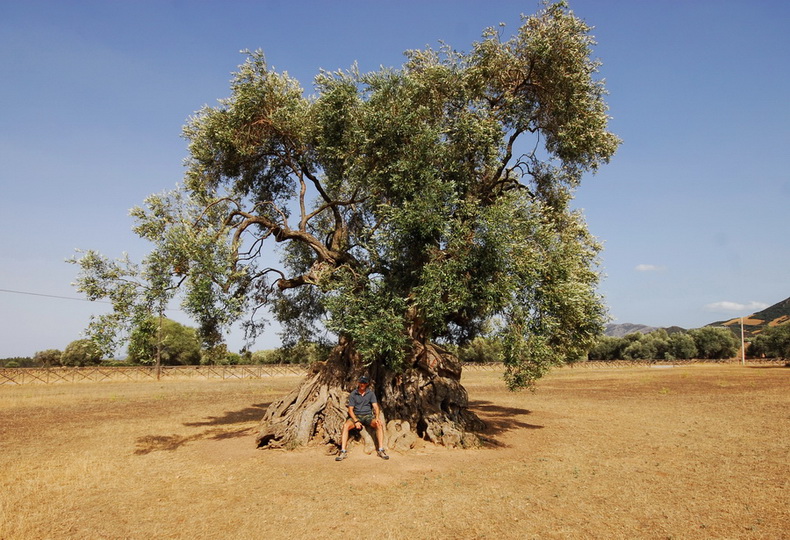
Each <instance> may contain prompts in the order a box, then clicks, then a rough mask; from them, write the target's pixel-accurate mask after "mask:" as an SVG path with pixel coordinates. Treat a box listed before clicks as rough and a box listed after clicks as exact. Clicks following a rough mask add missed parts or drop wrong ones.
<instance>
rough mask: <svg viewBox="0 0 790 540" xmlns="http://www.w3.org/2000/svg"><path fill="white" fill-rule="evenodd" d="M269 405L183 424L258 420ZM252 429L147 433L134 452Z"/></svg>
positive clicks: (171, 448) (160, 449) (159, 449)
mask: <svg viewBox="0 0 790 540" xmlns="http://www.w3.org/2000/svg"><path fill="white" fill-rule="evenodd" d="M268 406H269V403H256V404H254V405H250V406H249V407H246V408H244V409H241V410H238V411H228V412H226V413H224V414H222V415H221V416H209V417H207V419H206V420H203V421H200V422H185V423H184V424H183V425H184V426H186V427H203V426H233V425H236V424H248V423H249V422H254V421H255V422H257V421H258V420H260V419H261V418H262V417H263V414H264V413H265V412H266V408H267V407H268ZM252 429H253V428H251V427H236V428H230V427H211V428H210V429H206V430H204V431H202V432H200V433H195V434H193V435H176V434H173V435H146V436H144V437H139V438H138V439H137V441H136V443H137V449H136V450H135V451H134V453H135V455H145V454H150V453H151V452H173V451H175V450H178V449H179V448H181V447H182V446H184V445H185V444H188V443H190V442H194V441H199V440H202V439H207V440H224V439H232V438H235V437H245V436H247V435H249V433H250V431H251V430H252Z"/></svg>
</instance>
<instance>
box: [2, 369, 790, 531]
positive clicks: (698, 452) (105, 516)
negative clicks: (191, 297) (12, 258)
mask: <svg viewBox="0 0 790 540" xmlns="http://www.w3.org/2000/svg"><path fill="white" fill-rule="evenodd" d="M498 377H499V375H498V374H495V373H469V374H467V375H465V378H464V382H465V385H466V386H467V388H468V389H469V393H470V398H471V400H472V402H473V407H474V409H475V410H476V411H478V413H479V414H480V415H481V416H482V417H483V418H484V419H485V420H486V421H487V422H488V424H489V426H490V429H489V432H488V436H489V437H490V438H491V439H492V441H493V442H494V443H495V444H492V445H491V446H490V447H487V448H483V449H479V450H466V451H462V450H447V449H443V448H437V447H432V446H421V447H420V448H417V449H416V450H413V451H411V452H408V453H404V454H397V453H392V459H391V460H390V461H388V462H384V461H381V460H379V459H378V458H376V457H375V455H365V454H364V453H363V452H362V450H361V449H360V448H359V447H356V448H352V450H351V456H350V458H349V459H348V460H346V461H344V462H342V463H336V462H335V461H334V460H333V458H332V456H328V455H327V452H326V449H325V448H322V447H309V448H303V449H299V450H296V451H291V452H288V451H262V450H256V449H255V448H254V428H255V426H256V424H257V422H258V420H259V418H260V417H261V416H262V414H263V410H264V408H265V406H266V404H267V403H269V402H270V401H271V400H272V399H274V398H275V397H276V396H279V395H281V394H282V393H284V392H286V391H288V390H289V389H290V388H292V387H293V385H295V384H296V382H297V378H295V377H285V378H274V379H264V380H262V381H189V382H177V381H172V382H166V383H156V382H140V383H94V384H73V385H72V384H69V385H65V384H64V385H53V386H21V387H2V388H0V430H1V432H2V439H1V440H0V451H1V452H2V458H3V467H2V473H0V538H1V539H3V540H11V539H14V540H15V539H46V538H51V539H64V538H65V539H69V538H74V539H76V538H80V539H82V538H90V539H96V538H106V539H122V538H124V539H126V538H128V539H138V538H139V539H149V538H157V539H158V538H174V539H181V538H183V539H194V538H206V539H214V538H217V539H220V538H221V539H260V538H330V537H338V536H341V537H347V536H352V535H353V536H358V537H362V538H771V539H776V538H788V532H787V531H788V528H789V526H790V513H789V510H788V508H789V507H788V487H790V486H789V485H788V480H790V468H789V466H788V457H790V454H789V452H788V449H789V447H790V422H788V420H790V409H789V408H788V403H789V401H790V400H788V388H790V385H789V384H788V382H790V380H789V378H790V369H786V368H774V367H772V368H752V367H741V366H737V365H728V366H715V365H701V366H690V367H683V368H672V369H655V368H653V369H651V368H625V369H611V370H596V371H593V370H586V369H578V368H576V369H563V370H558V371H555V372H554V373H552V374H551V375H550V376H549V377H547V378H546V379H544V380H542V381H541V382H540V383H539V387H538V391H537V392H536V393H529V392H526V393H516V394H513V393H509V392H507V390H505V388H504V385H503V384H502V382H501V381H500V380H499V378H498Z"/></svg>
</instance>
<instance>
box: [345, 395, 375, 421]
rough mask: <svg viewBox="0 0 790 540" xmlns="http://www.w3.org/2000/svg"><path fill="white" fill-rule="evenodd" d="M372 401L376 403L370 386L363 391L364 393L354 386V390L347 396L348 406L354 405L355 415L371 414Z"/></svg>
mask: <svg viewBox="0 0 790 540" xmlns="http://www.w3.org/2000/svg"><path fill="white" fill-rule="evenodd" d="M374 403H378V402H377V401H376V394H374V393H373V390H371V389H370V388H368V389H367V390H366V391H365V394H364V395H363V394H360V393H359V390H358V389H356V388H354V391H353V392H351V394H350V395H349V396H348V406H349V407H354V413H355V414H357V415H363V414H373V404H374Z"/></svg>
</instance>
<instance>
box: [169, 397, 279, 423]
mask: <svg viewBox="0 0 790 540" xmlns="http://www.w3.org/2000/svg"><path fill="white" fill-rule="evenodd" d="M268 406H269V403H256V404H254V405H250V406H249V407H247V408H245V409H241V410H240V411H228V412H226V413H225V414H223V415H222V416H209V417H208V418H207V419H206V420H204V421H202V422H185V423H184V425H185V426H187V427H199V426H227V425H231V424H243V423H246V422H253V421H257V420H260V419H261V418H263V414H264V413H265V412H266V408H267V407H268Z"/></svg>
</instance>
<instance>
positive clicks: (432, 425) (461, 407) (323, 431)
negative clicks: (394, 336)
mask: <svg viewBox="0 0 790 540" xmlns="http://www.w3.org/2000/svg"><path fill="white" fill-rule="evenodd" d="M363 374H367V375H369V376H370V378H371V381H372V383H373V390H374V391H375V392H376V396H377V397H378V400H379V404H380V406H381V408H382V412H383V414H384V415H385V417H386V419H387V420H401V421H406V422H408V424H409V426H411V428H412V429H413V430H415V431H416V434H417V435H418V436H419V437H421V438H423V439H426V440H428V441H431V442H433V443H437V444H442V445H445V446H462V447H469V446H475V445H476V444H478V441H479V439H478V436H477V434H476V432H478V431H480V430H482V429H483V428H484V427H485V425H484V424H483V422H482V421H481V420H480V419H479V418H478V417H477V415H475V414H474V413H473V412H472V411H470V410H469V408H468V405H469V403H468V396H467V392H466V389H464V387H463V386H462V385H461V364H460V362H459V361H458V359H457V358H455V357H454V356H453V355H452V354H450V353H449V352H448V351H446V350H444V349H443V348H441V347H439V346H437V345H434V344H431V343H420V342H419V341H417V340H415V341H414V342H413V347H412V353H411V354H410V356H409V359H408V362H407V367H406V368H405V369H404V370H403V371H402V372H400V373H395V372H393V371H392V370H390V369H387V368H385V367H384V366H382V365H380V364H376V363H374V364H372V365H370V366H365V365H363V364H362V362H361V361H360V358H359V356H358V355H357V354H356V353H355V352H354V350H353V346H352V343H351V342H349V341H348V340H346V339H341V340H340V343H339V344H338V345H337V346H336V347H335V348H334V350H333V351H332V353H331V355H330V356H329V358H328V359H327V360H326V362H321V363H319V364H317V365H315V366H314V367H313V369H312V370H311V372H310V373H309V374H308V375H307V377H306V378H305V380H304V381H303V382H302V383H301V384H300V385H299V386H298V387H297V388H296V389H294V390H293V391H292V392H291V393H290V394H288V395H287V396H285V397H284V398H282V399H280V400H278V401H275V402H274V403H272V404H271V406H270V407H269V409H268V410H267V412H266V415H265V416H264V418H263V420H262V421H261V424H260V426H259V429H260V431H259V434H258V437H257V443H258V446H259V447H268V448H281V447H286V448H291V447H294V446H299V445H305V444H308V443H310V442H319V443H326V444H340V436H341V432H342V429H343V422H344V421H345V419H346V417H347V412H346V399H347V397H348V392H349V390H351V389H353V388H354V387H355V386H356V380H357V378H358V377H359V376H360V375H363Z"/></svg>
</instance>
